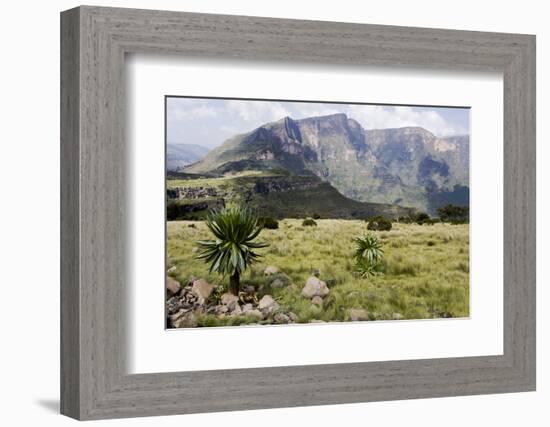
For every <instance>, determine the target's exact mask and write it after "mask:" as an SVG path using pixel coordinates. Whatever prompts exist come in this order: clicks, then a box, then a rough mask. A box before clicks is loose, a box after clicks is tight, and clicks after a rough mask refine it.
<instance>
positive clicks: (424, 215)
mask: <svg viewBox="0 0 550 427" xmlns="http://www.w3.org/2000/svg"><path fill="white" fill-rule="evenodd" d="M164 106H165V112H164V113H165V116H164V117H165V144H166V145H165V150H166V158H165V170H166V175H165V178H166V179H165V192H166V199H165V214H166V227H165V230H166V231H165V232H166V280H165V287H166V290H165V295H166V299H165V313H166V319H165V320H166V328H168V329H177V328H196V327H216V326H225V327H233V326H234V327H236V326H250V325H256V326H260V325H287V324H313V323H329V322H330V323H332V322H359V321H401V320H418V319H449V318H468V317H469V315H470V262H469V260H470V243H469V228H470V227H469V222H470V182H469V170H470V108H469V107H468V106H427V105H413V104H410V105H405V104H403V105H394V104H382V103H379V104H377V103H346V102H322V101H309V100H307V101H306V100H275V99H273V100H271V99H243V98H213V97H195V96H193V97H191V96H182V95H167V96H165V103H164Z"/></svg>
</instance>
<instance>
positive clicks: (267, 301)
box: [258, 295, 277, 310]
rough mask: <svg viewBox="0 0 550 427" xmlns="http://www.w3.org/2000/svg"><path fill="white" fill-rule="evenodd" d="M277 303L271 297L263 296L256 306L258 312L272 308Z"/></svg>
mask: <svg viewBox="0 0 550 427" xmlns="http://www.w3.org/2000/svg"><path fill="white" fill-rule="evenodd" d="M276 304H277V303H276V302H275V300H274V299H273V297H272V296H271V295H264V296H263V298H262V299H261V300H260V302H259V304H258V308H259V309H260V310H264V309H268V310H269V309H270V308H273V307H274V306H275V305H276Z"/></svg>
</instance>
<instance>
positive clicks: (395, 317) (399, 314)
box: [392, 313, 403, 320]
mask: <svg viewBox="0 0 550 427" xmlns="http://www.w3.org/2000/svg"><path fill="white" fill-rule="evenodd" d="M392 319H393V320H402V319H403V315H402V314H401V313H393V314H392Z"/></svg>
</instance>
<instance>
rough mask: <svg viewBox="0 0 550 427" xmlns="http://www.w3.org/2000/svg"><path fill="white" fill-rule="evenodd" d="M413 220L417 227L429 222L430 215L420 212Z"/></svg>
mask: <svg viewBox="0 0 550 427" xmlns="http://www.w3.org/2000/svg"><path fill="white" fill-rule="evenodd" d="M413 219H414V222H416V223H417V224H418V225H422V224H428V223H429V222H430V221H431V218H430V215H428V214H427V213H425V212H420V213H418V214H416V215H415V216H414V218H413ZM432 224H433V222H432Z"/></svg>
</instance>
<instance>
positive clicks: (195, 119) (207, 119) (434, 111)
mask: <svg viewBox="0 0 550 427" xmlns="http://www.w3.org/2000/svg"><path fill="white" fill-rule="evenodd" d="M335 113H345V114H347V116H348V117H350V118H353V119H355V120H357V121H358V122H359V123H360V124H361V126H363V128H365V129H387V128H398V127H405V126H420V127H423V128H425V129H427V130H429V131H430V132H432V133H433V134H434V135H436V136H438V137H445V136H452V135H466V134H469V126H470V125H469V114H470V110H469V109H467V108H452V107H409V106H393V105H391V106H389V105H364V104H334V103H309V102H296V101H253V100H236V99H211V98H210V99H209V98H180V97H169V98H168V99H167V102H166V121H167V122H166V124H167V127H166V131H167V132H166V133H167V142H168V144H198V145H202V146H205V147H208V148H215V147H217V146H218V145H220V144H222V143H223V142H224V141H225V140H227V139H228V138H230V137H232V136H234V135H236V134H239V133H245V132H249V131H251V130H253V129H256V128H257V127H259V126H261V125H263V124H265V123H268V122H273V121H276V120H279V119H281V118H283V117H285V116H289V117H291V118H293V119H302V118H306V117H313V116H323V115H328V114H335Z"/></svg>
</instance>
